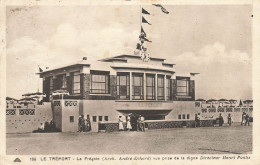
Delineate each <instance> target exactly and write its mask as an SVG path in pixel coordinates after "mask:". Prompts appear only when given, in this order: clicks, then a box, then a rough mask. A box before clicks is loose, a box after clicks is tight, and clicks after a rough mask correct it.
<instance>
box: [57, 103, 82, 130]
mask: <svg viewBox="0 0 260 165" xmlns="http://www.w3.org/2000/svg"><path fill="white" fill-rule="evenodd" d="M79 102H80V101H78V100H54V101H53V107H54V110H53V113H54V116H53V117H54V118H53V119H54V122H55V124H56V127H57V128H58V129H60V130H61V131H62V132H77V131H78V118H79V111H80V108H79V107H80V105H79ZM70 117H73V119H74V120H73V121H70Z"/></svg>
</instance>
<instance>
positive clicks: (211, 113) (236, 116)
mask: <svg viewBox="0 0 260 165" xmlns="http://www.w3.org/2000/svg"><path fill="white" fill-rule="evenodd" d="M243 112H246V113H247V114H248V115H249V116H250V117H252V116H253V107H223V108H202V109H200V114H201V117H202V118H204V119H210V118H213V119H216V118H217V117H219V114H220V113H221V116H222V117H223V119H224V123H227V116H228V114H229V113H230V115H231V118H232V120H233V122H241V121H242V113H243Z"/></svg>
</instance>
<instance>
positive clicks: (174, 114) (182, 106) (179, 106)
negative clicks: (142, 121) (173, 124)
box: [165, 101, 200, 120]
mask: <svg viewBox="0 0 260 165" xmlns="http://www.w3.org/2000/svg"><path fill="white" fill-rule="evenodd" d="M170 103H171V107H172V111H171V112H170V113H169V114H168V115H167V116H166V118H165V119H166V120H194V119H195V114H197V113H199V112H200V108H197V107H195V102H194V101H172V102H170ZM178 115H181V119H178ZM183 115H185V119H184V118H183ZM187 115H189V119H187Z"/></svg>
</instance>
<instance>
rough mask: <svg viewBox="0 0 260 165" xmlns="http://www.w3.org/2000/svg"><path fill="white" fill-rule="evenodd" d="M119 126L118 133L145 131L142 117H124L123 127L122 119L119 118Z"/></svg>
mask: <svg viewBox="0 0 260 165" xmlns="http://www.w3.org/2000/svg"><path fill="white" fill-rule="evenodd" d="M118 124H119V131H124V130H127V131H135V130H136V131H143V132H144V131H145V123H144V117H143V116H141V115H139V116H136V115H135V116H130V115H129V116H126V126H125V127H124V124H123V118H122V116H119V120H118Z"/></svg>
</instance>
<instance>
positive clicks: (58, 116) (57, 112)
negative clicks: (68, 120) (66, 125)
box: [53, 100, 62, 130]
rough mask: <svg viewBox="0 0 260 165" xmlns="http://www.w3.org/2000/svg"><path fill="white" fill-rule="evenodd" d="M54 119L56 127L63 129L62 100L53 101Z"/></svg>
mask: <svg viewBox="0 0 260 165" xmlns="http://www.w3.org/2000/svg"><path fill="white" fill-rule="evenodd" d="M53 121H54V123H55V125H56V128H57V129H59V130H62V102H61V101H60V100H54V101H53Z"/></svg>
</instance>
